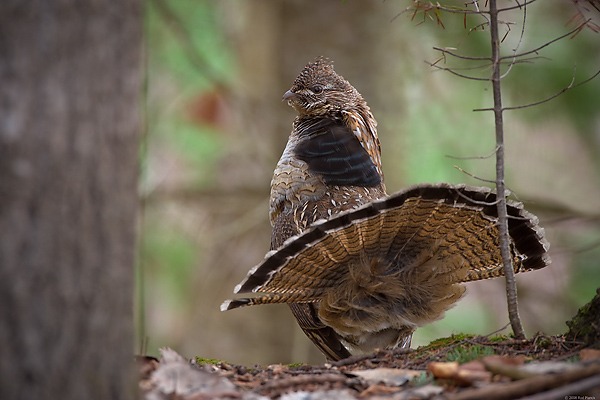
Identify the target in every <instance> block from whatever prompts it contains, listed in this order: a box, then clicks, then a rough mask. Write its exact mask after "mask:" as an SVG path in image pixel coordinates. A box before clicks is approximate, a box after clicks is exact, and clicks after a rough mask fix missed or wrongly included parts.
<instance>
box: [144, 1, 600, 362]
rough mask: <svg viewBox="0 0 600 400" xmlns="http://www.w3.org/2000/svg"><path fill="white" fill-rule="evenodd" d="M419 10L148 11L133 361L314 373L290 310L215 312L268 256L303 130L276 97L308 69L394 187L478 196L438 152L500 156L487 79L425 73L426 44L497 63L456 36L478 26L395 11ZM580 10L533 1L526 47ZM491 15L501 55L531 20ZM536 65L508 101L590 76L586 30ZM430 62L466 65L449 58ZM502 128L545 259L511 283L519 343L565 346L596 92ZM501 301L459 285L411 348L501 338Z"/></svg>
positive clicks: (595, 281) (597, 147) (591, 220)
mask: <svg viewBox="0 0 600 400" xmlns="http://www.w3.org/2000/svg"><path fill="white" fill-rule="evenodd" d="M448 3H451V4H453V5H455V6H463V3H462V2H455V4H454V3H452V1H448ZM410 4H411V2H410V1H401V0H388V1H385V2H383V1H368V2H367V1H357V0H349V1H339V0H329V1H323V0H285V1H280V0H260V1H242V0H227V1H216V0H202V1H200V0H149V1H148V2H147V3H146V36H147V45H146V59H147V62H146V63H147V64H146V70H145V74H146V79H145V83H146V86H145V87H146V90H145V93H144V98H143V101H144V102H145V121H146V135H145V140H144V144H143V148H142V149H141V162H142V171H143V172H142V173H143V177H142V183H141V191H142V201H143V217H142V227H141V239H140V241H141V243H140V245H141V246H140V255H139V262H138V266H137V295H136V299H137V305H136V313H137V338H138V346H139V348H146V349H147V353H148V354H150V355H157V353H158V348H159V347H164V346H170V347H172V348H174V349H176V350H177V351H178V352H180V353H181V354H184V355H186V356H187V357H193V356H200V357H204V358H217V359H223V360H227V361H229V362H232V363H239V364H245V365H254V364H270V363H280V362H281V363H289V362H311V363H321V362H323V361H324V358H323V357H322V355H321V354H320V353H318V351H317V350H316V349H315V348H314V347H313V346H312V344H311V343H310V342H309V340H308V339H306V338H305V337H304V335H303V334H302V332H301V331H300V329H299V328H298V327H297V325H296V323H295V321H294V319H293V317H292V316H291V313H290V312H289V310H288V308H287V307H286V306H284V305H277V306H262V307H253V308H245V309H239V310H234V311H230V312H226V313H222V312H220V311H219V305H220V304H221V302H222V301H223V300H225V299H227V298H231V296H232V291H233V288H234V286H235V285H236V284H237V283H239V282H240V281H241V280H242V279H243V278H244V277H245V275H246V273H247V271H248V270H249V269H250V268H251V267H252V266H254V265H255V264H257V263H258V262H260V261H261V260H262V258H263V256H264V254H265V253H266V252H267V250H268V248H269V240H270V229H271V227H270V225H269V220H268V196H269V185H270V180H271V176H272V171H273V169H274V167H275V164H276V162H277V160H278V159H279V157H280V155H281V152H282V151H283V148H284V146H285V142H286V140H287V137H288V134H289V132H290V130H291V123H292V121H293V119H294V117H295V112H294V111H293V110H292V109H291V108H290V107H288V106H287V105H286V104H285V103H282V102H281V96H282V95H283V93H284V92H285V91H286V90H288V89H289V87H290V86H291V84H292V82H293V80H294V78H295V77H296V75H297V74H298V73H299V72H300V70H301V69H302V68H303V67H304V65H305V64H306V63H307V62H309V61H311V60H312V59H314V58H315V57H316V56H326V57H328V58H330V59H331V60H333V61H334V63H335V67H336V71H337V72H338V73H340V74H341V75H343V76H344V77H345V78H346V79H348V80H349V81H350V82H351V83H352V84H353V85H354V86H355V87H356V88H357V89H358V91H359V92H360V93H361V94H362V95H363V96H364V98H365V99H366V100H367V102H368V104H369V106H370V107H371V110H372V112H373V114H374V115H375V118H376V119H377V121H378V123H379V126H378V127H379V129H378V130H379V136H380V140H381V144H382V152H383V169H384V173H385V179H386V184H387V188H388V192H389V193H393V192H395V191H397V190H399V189H400V188H402V187H405V186H408V185H412V184H416V183H419V182H440V181H445V182H452V183H467V184H471V185H479V186H481V185H482V182H480V181H477V180H476V179H474V178H472V177H470V176H468V175H466V174H464V173H463V172H460V171H459V170H457V169H456V168H454V165H457V166H459V167H460V168H462V169H464V170H466V171H468V172H469V173H471V174H473V175H476V176H478V177H482V178H486V179H494V173H495V165H494V158H493V157H492V158H487V159H455V158H449V157H447V156H453V157H473V156H485V155H488V154H490V153H492V152H493V150H494V147H495V141H494V132H493V115H492V113H489V112H472V110H473V109H476V108H482V107H489V106H490V105H491V103H492V93H491V85H490V84H489V83H488V82H481V81H470V80H465V79H462V78H459V77H456V76H454V75H452V74H450V73H448V72H444V71H437V70H436V69H435V68H432V67H431V66H429V65H428V64H427V63H426V61H427V62H435V61H436V60H438V58H439V57H440V53H439V52H437V51H435V50H434V49H433V47H434V46H438V47H441V48H446V47H447V48H457V50H456V51H457V52H459V53H461V54H465V55H469V56H489V54H490V53H489V42H490V39H489V32H488V31H487V30H486V31H474V32H471V33H470V34H469V30H468V29H465V25H466V26H467V28H470V27H473V26H475V25H477V24H480V23H481V22H483V19H482V17H480V16H468V17H467V18H466V19H463V16H462V15H449V14H444V15H442V22H443V25H444V27H441V26H440V25H438V24H437V23H436V21H433V20H430V19H429V18H425V19H424V18H423V15H422V14H421V15H417V16H416V17H415V18H414V19H411V17H412V13H411V12H408V13H402V12H403V10H404V9H405V8H406V7H408V6H409V5H410ZM499 5H500V6H513V5H516V3H515V2H510V1H505V2H503V1H501V2H500V4H499ZM592 11H593V12H595V14H592V16H593V17H595V18H596V21H597V20H598V17H599V13H598V12H597V11H595V10H592ZM575 14H576V10H575V8H574V5H573V3H572V2H568V1H561V0H555V1H544V2H534V3H533V4H531V5H530V6H529V7H528V8H527V21H526V27H525V35H524V38H523V40H522V42H521V43H520V49H521V50H522V51H526V50H530V49H532V48H536V47H538V46H541V45H543V44H544V43H546V42H549V41H550V40H552V39H554V38H556V37H558V36H561V35H563V34H565V33H567V32H568V31H569V30H572V29H573V28H575V26H576V25H575V24H574V23H573V21H570V19H571V17H573V16H574V15H575ZM502 19H504V20H510V21H511V22H514V23H515V24H514V25H511V31H510V33H509V35H508V36H507V37H506V39H505V41H504V47H503V53H504V54H511V52H512V49H514V48H515V46H516V45H517V43H518V41H519V34H520V32H521V27H522V12H521V11H520V10H515V12H513V13H511V14H504V15H502ZM423 20H424V23H420V22H422V21H423ZM502 30H503V32H505V31H506V27H505V26H503V27H502ZM539 56H540V58H538V59H536V60H535V61H534V62H531V63H526V64H518V65H516V66H515V67H514V68H513V69H512V70H511V72H510V74H509V75H508V76H507V77H506V78H505V79H504V80H503V85H504V105H505V106H517V105H523V104H527V103H531V102H536V101H539V100H542V99H544V98H547V97H549V96H551V95H554V94H556V93H558V92H559V91H561V90H562V89H563V88H564V87H566V86H568V85H569V84H570V82H571V80H572V78H573V74H574V68H575V66H576V75H575V81H576V82H579V81H582V80H585V79H587V78H589V77H590V76H592V75H593V74H594V73H595V72H596V71H597V70H598V69H599V68H600V35H599V34H597V33H595V32H593V31H592V30H591V29H587V28H586V29H583V30H582V31H581V32H580V33H579V34H578V35H576V36H575V37H573V38H570V37H567V38H565V39H563V40H560V41H558V42H556V43H553V44H552V45H550V46H548V47H546V48H544V49H543V50H542V51H541V52H540V53H539ZM437 65H438V66H441V67H460V66H462V67H464V66H469V67H474V66H475V64H472V63H468V64H467V63H466V62H463V63H460V64H459V63H456V62H455V60H446V61H444V60H440V61H439V62H438V63H437ZM461 72H469V73H470V72H474V73H476V74H479V76H485V77H487V76H489V74H491V70H485V69H484V70H480V71H468V70H467V71H461ZM505 121H506V126H505V135H506V153H507V185H508V187H509V188H510V189H511V190H512V191H513V192H514V193H516V195H517V196H518V199H519V200H520V201H523V202H524V203H525V205H526V208H527V209H528V210H530V211H532V212H534V213H535V214H537V215H538V216H539V217H540V221H541V225H542V226H543V227H544V228H545V229H546V234H547V238H548V240H549V241H550V243H551V250H550V253H551V257H552V260H553V262H552V264H551V266H550V267H548V268H546V269H545V270H543V271H539V272H533V273H529V274H523V275H520V276H518V278H517V281H518V290H519V300H520V302H519V304H520V311H521V317H522V319H523V324H524V327H525V329H526V332H527V334H528V335H532V334H534V333H535V332H537V331H541V332H543V333H546V334H557V333H561V332H564V331H565V330H566V326H565V321H566V320H568V319H570V317H571V316H573V315H574V314H575V312H576V311H577V309H578V308H579V307H580V306H582V305H583V304H585V303H586V302H587V301H589V300H590V299H591V298H592V297H593V294H594V293H595V289H596V288H597V287H598V286H600V265H599V264H600V261H599V260H600V246H599V244H600V200H599V199H600V78H599V79H596V80H593V81H591V82H589V83H587V84H586V85H583V86H580V87H578V88H575V89H573V90H570V91H567V92H566V93H564V94H562V95H561V96H559V97H557V98H555V99H554V100H552V101H550V102H547V103H544V104H541V105H538V106H535V107H531V108H525V109H522V110H516V111H509V112H506V113H505ZM505 305H506V300H505V289H504V280H503V279H496V280H493V281H488V282H477V283H471V284H468V285H467V295H466V296H465V298H463V300H462V301H461V302H459V304H458V306H457V307H455V308H454V309H453V310H451V311H450V312H449V313H447V316H446V318H445V319H443V320H441V321H439V322H437V323H435V324H433V325H431V326H428V327H426V328H422V329H420V330H418V331H417V333H416V335H415V337H414V340H413V346H418V345H421V344H426V343H428V342H429V341H430V340H432V339H435V338H437V337H440V336H444V335H449V334H451V333H457V332H467V333H474V334H488V333H491V332H493V331H495V330H497V329H500V328H502V327H503V326H504V325H505V324H507V323H508V316H507V312H506V306H505ZM509 332H510V328H507V329H506V330H504V331H503V332H502V333H504V334H507V333H509Z"/></svg>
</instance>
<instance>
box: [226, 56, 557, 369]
mask: <svg viewBox="0 0 600 400" xmlns="http://www.w3.org/2000/svg"><path fill="white" fill-rule="evenodd" d="M284 100H287V101H288V103H289V104H290V105H291V106H293V107H294V108H295V109H296V110H297V111H298V114H299V115H298V117H297V118H296V120H295V121H294V125H293V130H292V134H291V135H290V138H289V140H288V143H287V146H286V148H285V150H284V152H283V155H282V157H281V159H280V160H279V162H278V164H277V167H276V169H275V172H274V175H273V180H272V182H271V203H270V217H271V223H272V224H273V233H272V237H271V252H269V253H268V254H267V256H266V257H265V260H264V261H263V262H262V263H261V264H259V265H257V266H256V267H254V268H253V269H252V270H251V271H250V272H249V274H248V276H247V277H246V279H245V280H244V281H243V282H242V283H241V284H240V285H238V286H237V287H236V289H235V292H236V293H246V292H259V293H261V295H259V296H257V297H254V298H242V299H236V300H228V301H226V302H225V303H223V306H222V309H223V310H228V309H233V308H237V307H240V306H248V305H257V304H269V303H288V304H289V305H290V308H291V310H292V312H293V314H294V316H295V317H296V319H297V320H298V323H299V325H300V327H301V328H302V329H303V331H304V332H305V333H306V334H307V336H308V337H309V338H310V339H311V340H312V341H313V343H315V345H316V346H317V347H318V348H319V349H320V350H321V351H322V352H323V354H325V356H326V357H327V358H328V359H332V360H337V359H340V358H344V357H347V356H349V355H350V354H351V353H350V352H349V350H352V351H359V352H366V351H371V350H373V349H375V348H393V347H406V346H409V345H410V339H411V336H412V332H414V330H415V329H416V328H418V327H420V326H423V325H426V324H428V323H431V322H433V321H435V320H437V319H439V318H441V317H442V316H443V314H444V312H445V311H446V310H448V309H449V308H451V307H452V305H453V304H454V303H455V302H456V301H457V300H458V299H460V297H461V296H462V295H463V293H464V291H465V289H464V287H463V286H461V285H459V284H460V283H462V282H467V281H473V280H479V279H487V278H493V277H498V276H502V275H503V270H502V259H501V255H500V250H499V246H498V229H497V226H496V225H497V213H496V206H495V201H496V196H495V194H493V193H491V192H490V190H489V189H483V188H475V187H468V186H464V185H463V186H451V185H448V184H437V185H430V184H423V185H418V186H415V187H412V188H409V189H405V190H402V191H400V192H398V193H395V194H393V195H391V196H387V195H386V194H385V186H384V183H383V174H382V172H381V161H380V148H379V139H378V138H377V132H376V125H377V124H376V122H375V119H374V118H373V116H372V115H371V113H370V111H369V107H368V106H367V104H366V103H365V101H364V100H363V98H362V96H361V95H360V94H359V93H358V92H357V91H356V89H354V88H353V87H352V86H351V85H350V84H349V83H348V82H347V81H346V80H344V79H343V78H342V77H341V76H339V75H337V74H336V73H335V72H334V70H333V67H332V66H331V64H330V63H328V62H327V61H325V60H323V59H317V60H316V61H315V62H312V63H309V64H308V65H307V66H306V67H305V68H304V70H303V71H302V72H301V73H300V75H299V76H298V77H297V78H296V81H295V82H294V85H293V86H292V88H291V89H290V90H289V91H288V92H286V93H285V95H284ZM508 214H509V217H510V218H509V233H510V236H511V251H512V254H513V262H514V267H515V272H523V271H528V270H532V269H539V268H542V267H544V266H546V265H547V264H548V263H549V258H548V256H547V254H546V250H547V248H548V243H547V242H546V240H545V239H544V235H543V230H542V229H541V228H539V227H538V225H537V218H536V217H535V216H533V215H532V214H530V213H528V212H527V211H525V210H524V209H523V207H522V205H521V204H520V203H516V202H509V204H508Z"/></svg>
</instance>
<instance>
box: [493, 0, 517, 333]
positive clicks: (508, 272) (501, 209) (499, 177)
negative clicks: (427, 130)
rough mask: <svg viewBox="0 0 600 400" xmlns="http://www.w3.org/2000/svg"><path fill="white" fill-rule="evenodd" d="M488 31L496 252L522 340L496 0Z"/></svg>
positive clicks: (512, 319) (514, 325)
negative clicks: (508, 205)
mask: <svg viewBox="0 0 600 400" xmlns="http://www.w3.org/2000/svg"><path fill="white" fill-rule="evenodd" d="M489 7H490V8H489V15H490V34H491V39H492V62H493V64H494V66H493V68H494V70H493V73H492V87H493V95H494V122H495V130H496V146H497V147H496V191H497V193H498V195H497V197H498V204H497V209H498V234H499V236H500V237H499V241H500V252H501V254H502V262H503V264H504V276H505V278H506V297H507V303H508V317H509V319H510V324H511V326H512V330H513V333H514V335H515V339H525V332H524V331H523V325H522V324H521V318H520V317H519V308H518V303H517V284H516V280H515V270H514V268H513V263H512V257H511V254H510V236H509V233H508V218H507V211H506V198H505V197H504V190H505V185H504V121H503V118H502V111H503V109H502V91H501V77H500V61H501V59H500V39H499V37H498V12H499V11H498V8H497V5H496V0H489Z"/></svg>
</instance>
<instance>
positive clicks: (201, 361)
mask: <svg viewBox="0 0 600 400" xmlns="http://www.w3.org/2000/svg"><path fill="white" fill-rule="evenodd" d="M221 362H223V361H222V360H217V359H214V358H202V357H196V363H197V364H198V365H205V364H211V365H217V364H219V363H221Z"/></svg>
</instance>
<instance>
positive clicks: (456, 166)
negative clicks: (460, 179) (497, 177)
mask: <svg viewBox="0 0 600 400" xmlns="http://www.w3.org/2000/svg"><path fill="white" fill-rule="evenodd" d="M454 168H456V169H457V170H459V171H460V172H462V173H463V174H466V175H468V176H470V177H471V178H473V179H477V180H478V181H481V182H487V183H494V182H496V181H494V180H491V179H484V178H480V177H478V176H475V175H473V174H472V173H470V172H467V171H465V170H464V169H462V168H461V167H459V166H458V165H455V166H454Z"/></svg>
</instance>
